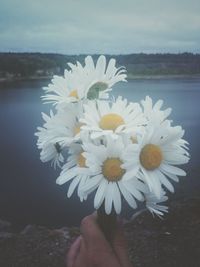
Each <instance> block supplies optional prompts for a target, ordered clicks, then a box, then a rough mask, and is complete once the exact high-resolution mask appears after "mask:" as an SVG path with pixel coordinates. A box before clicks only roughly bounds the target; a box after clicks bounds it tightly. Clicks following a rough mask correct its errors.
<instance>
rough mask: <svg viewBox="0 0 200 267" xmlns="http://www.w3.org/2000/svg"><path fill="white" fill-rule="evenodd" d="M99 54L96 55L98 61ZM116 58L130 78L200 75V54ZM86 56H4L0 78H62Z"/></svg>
mask: <svg viewBox="0 0 200 267" xmlns="http://www.w3.org/2000/svg"><path fill="white" fill-rule="evenodd" d="M98 56H99V55H93V58H94V60H95V61H96V60H97V58H98ZM106 57H107V59H110V58H111V57H114V58H115V59H116V60H117V64H118V65H119V66H125V67H126V68H127V72H128V76H129V77H134V76H143V75H193V74H200V54H192V53H180V54H170V53H167V54H144V53H140V54H130V55H114V56H113V55H106ZM84 58H85V55H61V54H45V53H0V78H6V77H7V78H9V77H11V78H13V77H14V78H15V77H16V78H17V77H18V78H28V77H45V76H46V77H49V76H52V75H55V74H57V75H62V74H63V71H64V69H65V68H67V62H72V63H75V62H76V61H77V60H78V61H80V62H81V63H83V62H84Z"/></svg>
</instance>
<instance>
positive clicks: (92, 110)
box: [81, 96, 146, 139]
mask: <svg viewBox="0 0 200 267" xmlns="http://www.w3.org/2000/svg"><path fill="white" fill-rule="evenodd" d="M81 122H82V123H84V124H85V125H84V126H83V127H82V129H85V130H88V131H91V138H93V139H95V138H98V137H101V136H107V135H109V136H112V137H113V138H118V135H119V134H122V133H127V132H132V131H137V130H138V127H140V126H141V125H143V124H144V123H145V122H146V120H145V119H144V116H143V113H142V110H141V107H140V106H139V104H137V103H129V104H128V102H127V100H126V99H124V100H123V99H122V97H121V96H119V97H118V98H117V100H116V102H114V103H109V102H107V101H100V100H98V101H96V102H94V101H90V102H88V103H87V104H85V105H84V117H83V119H81Z"/></svg>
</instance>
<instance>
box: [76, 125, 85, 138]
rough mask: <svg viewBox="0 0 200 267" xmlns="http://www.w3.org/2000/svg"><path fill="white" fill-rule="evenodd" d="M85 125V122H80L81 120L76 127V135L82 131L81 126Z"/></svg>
mask: <svg viewBox="0 0 200 267" xmlns="http://www.w3.org/2000/svg"><path fill="white" fill-rule="evenodd" d="M83 125H84V123H80V122H79V123H78V124H77V125H76V126H75V127H74V136H75V135H77V134H79V133H80V131H81V126H83Z"/></svg>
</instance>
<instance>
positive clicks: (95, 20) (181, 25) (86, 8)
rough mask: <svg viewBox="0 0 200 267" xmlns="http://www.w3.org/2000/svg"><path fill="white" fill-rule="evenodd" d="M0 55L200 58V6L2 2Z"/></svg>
mask: <svg viewBox="0 0 200 267" xmlns="http://www.w3.org/2000/svg"><path fill="white" fill-rule="evenodd" d="M0 51H1V52H8V51H9V52H48V53H49V52H53V53H62V54H94V53H98V54H129V53H141V52H143V53H158V52H161V53H166V52H171V53H181V52H193V53H200V1H199V0H167V1H166V0H54V1H53V0H0Z"/></svg>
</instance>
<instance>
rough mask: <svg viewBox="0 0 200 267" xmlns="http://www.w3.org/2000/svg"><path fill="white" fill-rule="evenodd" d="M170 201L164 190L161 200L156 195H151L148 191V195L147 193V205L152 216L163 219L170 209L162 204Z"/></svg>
mask: <svg viewBox="0 0 200 267" xmlns="http://www.w3.org/2000/svg"><path fill="white" fill-rule="evenodd" d="M167 200H168V197H167V196H166V192H165V191H164V190H162V191H161V195H160V198H157V197H156V195H155V194H153V193H151V192H150V191H149V190H148V193H145V205H146V208H147V209H148V210H149V211H150V212H151V213H152V215H154V214H155V215H157V216H158V217H160V218H161V216H163V215H164V213H167V212H168V207H167V206H165V205H163V204H160V203H163V202H165V201H167Z"/></svg>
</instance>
